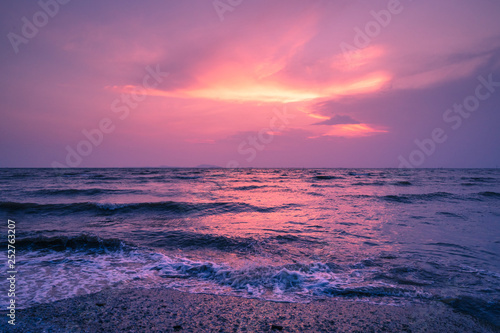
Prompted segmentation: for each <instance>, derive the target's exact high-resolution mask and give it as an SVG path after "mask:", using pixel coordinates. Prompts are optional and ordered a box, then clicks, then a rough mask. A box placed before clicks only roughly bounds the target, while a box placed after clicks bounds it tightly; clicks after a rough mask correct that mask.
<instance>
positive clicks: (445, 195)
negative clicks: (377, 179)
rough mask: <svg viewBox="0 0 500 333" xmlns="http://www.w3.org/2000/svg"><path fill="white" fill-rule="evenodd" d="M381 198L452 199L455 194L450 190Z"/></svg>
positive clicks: (387, 199) (386, 199) (409, 201)
mask: <svg viewBox="0 0 500 333" xmlns="http://www.w3.org/2000/svg"><path fill="white" fill-rule="evenodd" d="M380 198H381V199H382V200H384V201H389V202H400V203H413V202H415V201H428V200H439V199H451V198H455V195H454V194H452V193H448V192H432V193H423V194H400V195H384V196H382V197H380Z"/></svg>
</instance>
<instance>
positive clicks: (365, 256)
mask: <svg viewBox="0 0 500 333" xmlns="http://www.w3.org/2000/svg"><path fill="white" fill-rule="evenodd" d="M0 190H1V191H0V218H1V219H2V220H3V222H2V224H3V225H4V228H3V229H2V230H4V236H3V238H1V241H0V243H1V248H2V249H3V250H2V252H3V253H5V254H6V253H7V219H11V220H14V221H15V222H16V255H17V258H16V259H17V271H18V275H17V290H16V304H17V305H18V307H19V308H26V307H30V306H33V305H35V304H37V303H47V302H52V301H55V300H60V299H64V298H68V297H74V296H77V295H84V294H89V293H94V292H98V291H100V290H103V289H106V288H113V289H120V288H152V287H165V288H174V289H178V290H182V291H187V292H192V293H210V294H219V295H236V296H241V297H250V298H260V299H266V300H273V301H285V302H309V301H311V300H315V299H322V298H329V297H335V298H342V299H347V298H349V299H355V300H359V301H360V302H373V303H381V304H382V303H383V304H393V305H394V306H398V305H399V304H407V303H409V302H410V303H411V302H425V301H428V300H436V301H441V302H444V303H446V304H449V305H450V306H453V307H455V308H457V309H458V310H463V311H466V312H467V311H468V312H469V313H472V314H475V315H478V316H480V317H481V318H483V319H486V320H489V321H491V322H493V323H495V322H496V323H497V324H498V321H499V319H498V318H500V170H498V169H149V168H148V169H65V170H55V169H0ZM4 263H5V264H4V272H7V270H8V269H7V258H6V255H5V257H4ZM5 274H6V273H5ZM7 287H8V286H7V283H2V284H0V295H3V296H2V297H0V301H1V304H0V306H1V307H6V306H7V302H8V301H9V299H8V298H7V297H6V295H7ZM499 325H500V324H499Z"/></svg>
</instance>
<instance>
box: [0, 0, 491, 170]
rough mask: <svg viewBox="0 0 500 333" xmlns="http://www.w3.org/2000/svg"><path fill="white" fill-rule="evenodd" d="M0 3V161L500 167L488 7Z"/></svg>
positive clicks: (452, 3) (226, 1) (406, 0)
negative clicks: (0, 119) (0, 74)
mask: <svg viewBox="0 0 500 333" xmlns="http://www.w3.org/2000/svg"><path fill="white" fill-rule="evenodd" d="M0 8H1V11H0V17H1V24H0V29H1V35H2V36H3V37H2V39H1V48H0V70H1V73H2V76H1V77H0V85H1V89H0V112H1V116H2V121H1V122H0V154H1V155H0V156H1V159H0V167H51V166H53V167H61V166H63V167H65V166H69V167H128V166H131V167H141V166H150V167H153V166H162V165H168V166H180V167H192V166H197V165H200V164H207V165H219V166H229V167H236V166H242V167H398V166H405V165H409V166H411V167H498V166H499V165H500V150H499V149H498V144H499V142H500V131H499V130H498V125H499V124H500V110H499V109H500V20H498V17H500V2H498V1H493V0H478V1H465V0H443V1H439V2H436V1H430V0H422V1H411V0H400V1H397V0H386V1H378V0H377V1H346V0H337V1H334V0H332V1H326V0H313V1H307V2H306V1H299V0H290V1H264V0H216V1H189V2H180V1H165V0H162V1H157V0H150V1H145V2H141V3H139V2H136V1H131V0H126V1H120V2H115V1H107V2H102V1H96V0H92V1H85V2H79V1H75V0H73V1H68V0H64V1H63V0H41V1H40V2H38V3H37V2H30V3H28V2H20V1H13V0H9V1H3V2H2V3H1V4H0ZM40 13H41V14H40Z"/></svg>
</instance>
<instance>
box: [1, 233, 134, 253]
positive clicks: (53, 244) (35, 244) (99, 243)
mask: <svg viewBox="0 0 500 333" xmlns="http://www.w3.org/2000/svg"><path fill="white" fill-rule="evenodd" d="M0 244H2V243H0ZM6 244H7V243H5V244H2V245H5V247H7V245H6ZM16 246H19V247H20V248H22V249H23V251H37V250H44V251H66V250H71V251H84V252H88V253H104V252H113V251H123V250H127V249H130V248H131V247H132V246H133V245H132V244H129V243H126V242H124V241H122V240H120V239H103V238H100V237H98V236H95V235H90V234H81V235H78V236H73V237H71V236H53V237H46V236H36V237H27V238H17V239H16Z"/></svg>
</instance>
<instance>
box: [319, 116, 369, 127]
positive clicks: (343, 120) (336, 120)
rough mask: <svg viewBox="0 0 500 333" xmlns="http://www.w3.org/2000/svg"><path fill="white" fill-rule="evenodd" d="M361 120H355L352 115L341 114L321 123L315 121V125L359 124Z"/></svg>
mask: <svg viewBox="0 0 500 333" xmlns="http://www.w3.org/2000/svg"><path fill="white" fill-rule="evenodd" d="M359 123H360V122H359V121H357V120H354V119H353V118H352V117H350V116H345V115H339V114H336V115H335V116H333V117H331V118H330V119H327V120H323V121H320V122H319V123H315V124H313V125H345V124H359Z"/></svg>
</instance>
